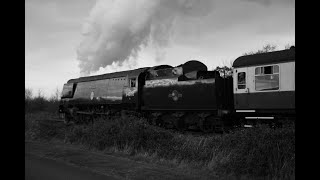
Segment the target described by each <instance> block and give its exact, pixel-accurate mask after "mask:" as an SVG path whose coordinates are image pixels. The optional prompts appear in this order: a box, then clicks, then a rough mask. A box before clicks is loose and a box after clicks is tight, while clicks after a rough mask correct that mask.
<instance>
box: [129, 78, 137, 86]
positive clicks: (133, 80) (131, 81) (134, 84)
mask: <svg viewBox="0 0 320 180" xmlns="http://www.w3.org/2000/svg"><path fill="white" fill-rule="evenodd" d="M130 87H136V78H132V79H130Z"/></svg>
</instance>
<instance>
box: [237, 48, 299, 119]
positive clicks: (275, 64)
mask: <svg viewBox="0 0 320 180" xmlns="http://www.w3.org/2000/svg"><path fill="white" fill-rule="evenodd" d="M233 68H234V70H233V79H234V81H233V83H234V84H233V92H234V107H235V112H236V114H237V116H240V117H241V118H242V119H245V120H250V119H252V120H253V119H255V120H256V119H262V120H272V119H276V118H278V117H291V116H292V117H294V115H295V48H294V47H291V48H290V49H287V50H282V51H274V52H269V53H263V54H254V55H247V56H241V57H239V58H237V59H236V60H235V61H234V63H233Z"/></svg>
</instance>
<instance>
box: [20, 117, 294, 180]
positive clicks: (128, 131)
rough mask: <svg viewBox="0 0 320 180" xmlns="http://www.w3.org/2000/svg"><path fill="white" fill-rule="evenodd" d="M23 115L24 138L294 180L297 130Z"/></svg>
mask: <svg viewBox="0 0 320 180" xmlns="http://www.w3.org/2000/svg"><path fill="white" fill-rule="evenodd" d="M39 116H40V115H37V114H31V115H30V114H27V115H26V116H25V123H26V129H25V132H26V138H30V139H38V140H50V139H52V138H57V139H61V140H62V139H63V140H64V141H65V142H68V143H76V144H82V145H85V146H87V147H89V148H93V149H96V150H100V151H104V150H107V151H113V152H122V153H125V154H127V155H130V156H132V157H135V158H137V159H143V160H148V161H153V162H157V163H161V162H163V163H166V164H171V165H173V166H175V167H181V168H183V169H186V171H189V170H192V171H201V172H203V173H204V174H205V175H207V176H208V177H210V176H211V175H212V176H216V175H218V176H220V177H228V176H239V177H247V178H257V177H262V178H268V179H294V177H295V175H294V171H295V130H294V128H293V127H291V128H283V129H277V130H272V129H269V128H256V129H247V130H245V131H237V132H235V133H232V134H225V135H213V136H206V137H202V136H201V137H196V136H192V135H185V134H180V133H177V132H171V131H167V130H165V129H161V128H157V127H153V126H150V125H148V124H147V122H146V120H145V119H137V118H133V117H128V118H127V119H108V120H107V119H96V120H95V123H94V124H91V125H71V126H68V127H66V126H64V125H62V124H57V123H44V122H41V121H36V120H35V119H37V118H41V117H39Z"/></svg>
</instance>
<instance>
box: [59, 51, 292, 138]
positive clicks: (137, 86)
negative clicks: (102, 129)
mask: <svg viewBox="0 0 320 180" xmlns="http://www.w3.org/2000/svg"><path fill="white" fill-rule="evenodd" d="M59 112H60V113H61V115H62V116H63V117H64V118H65V120H66V121H67V122H69V121H75V122H81V121H85V120H88V119H90V118H91V117H94V116H112V115H115V114H121V113H123V112H124V113H128V112H135V113H139V114H143V115H144V116H147V117H148V118H147V119H148V120H149V121H150V123H152V124H154V125H158V126H165V127H173V128H177V129H179V130H186V129H189V128H198V129H201V130H202V131H204V132H212V131H224V130H228V129H229V128H232V127H235V126H254V125H256V124H257V123H260V122H265V123H269V124H280V123H279V122H280V121H282V120H284V119H285V120H290V119H294V118H295V48H294V47H291V48H290V49H287V50H281V51H274V52H268V53H262V54H254V55H245V56H241V57H239V58H237V59H236V60H235V61H234V63H233V75H232V76H229V77H223V76H221V75H220V73H219V72H218V71H208V68H207V66H206V65H204V64H203V63H201V62H200V61H197V60H191V61H188V62H186V63H184V64H181V65H179V66H176V67H172V66H170V65H159V66H154V67H144V68H139V69H135V70H129V71H122V72H115V73H108V74H102V75H96V76H88V77H80V78H77V79H70V80H69V81H68V82H67V83H66V84H64V86H63V91H62V97H61V101H60V105H59Z"/></svg>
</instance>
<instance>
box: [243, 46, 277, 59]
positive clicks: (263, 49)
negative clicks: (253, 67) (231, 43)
mask: <svg viewBox="0 0 320 180" xmlns="http://www.w3.org/2000/svg"><path fill="white" fill-rule="evenodd" d="M276 48H277V46H276V45H271V44H267V45H265V46H263V48H262V49H260V50H258V51H256V52H254V51H251V52H248V53H244V54H243V55H244V56H246V55H252V54H261V53H267V52H272V51H275V50H276Z"/></svg>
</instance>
